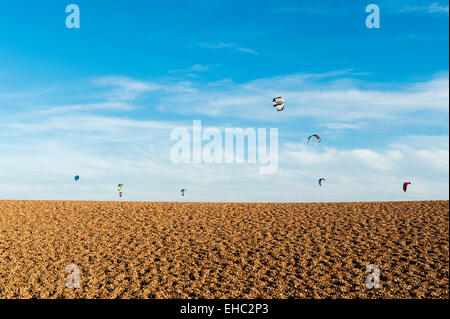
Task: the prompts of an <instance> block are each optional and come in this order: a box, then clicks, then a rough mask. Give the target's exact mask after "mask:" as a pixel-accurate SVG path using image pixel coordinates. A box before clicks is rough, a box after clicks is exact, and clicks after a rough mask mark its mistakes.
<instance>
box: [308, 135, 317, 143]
mask: <svg viewBox="0 0 450 319" xmlns="http://www.w3.org/2000/svg"><path fill="white" fill-rule="evenodd" d="M312 137H315V138H317V141H318V142H319V143H320V136H319V135H317V134H313V135H311V136H310V137H308V144H309V141H310V140H311V138H312Z"/></svg>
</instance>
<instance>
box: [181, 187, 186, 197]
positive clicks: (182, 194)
mask: <svg viewBox="0 0 450 319" xmlns="http://www.w3.org/2000/svg"><path fill="white" fill-rule="evenodd" d="M185 191H187V189H185V188H183V189H181V196H184V192H185Z"/></svg>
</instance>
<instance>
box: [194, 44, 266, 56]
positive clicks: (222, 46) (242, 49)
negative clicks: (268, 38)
mask: <svg viewBox="0 0 450 319" xmlns="http://www.w3.org/2000/svg"><path fill="white" fill-rule="evenodd" d="M198 46H200V47H202V48H208V49H214V50H218V49H226V48H228V49H231V50H233V51H235V52H242V53H248V54H253V55H259V53H258V52H257V51H255V50H253V49H250V48H246V47H242V46H240V45H238V44H236V43H224V42H218V43H199V44H198Z"/></svg>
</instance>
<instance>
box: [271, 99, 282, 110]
mask: <svg viewBox="0 0 450 319" xmlns="http://www.w3.org/2000/svg"><path fill="white" fill-rule="evenodd" d="M273 106H274V107H276V108H277V111H283V109H284V97H282V96H279V97H274V98H273Z"/></svg>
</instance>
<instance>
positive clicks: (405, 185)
mask: <svg viewBox="0 0 450 319" xmlns="http://www.w3.org/2000/svg"><path fill="white" fill-rule="evenodd" d="M410 184H411V182H405V183H403V191H404V192H405V193H406V190H407V188H408V185H410Z"/></svg>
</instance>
